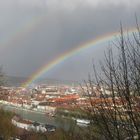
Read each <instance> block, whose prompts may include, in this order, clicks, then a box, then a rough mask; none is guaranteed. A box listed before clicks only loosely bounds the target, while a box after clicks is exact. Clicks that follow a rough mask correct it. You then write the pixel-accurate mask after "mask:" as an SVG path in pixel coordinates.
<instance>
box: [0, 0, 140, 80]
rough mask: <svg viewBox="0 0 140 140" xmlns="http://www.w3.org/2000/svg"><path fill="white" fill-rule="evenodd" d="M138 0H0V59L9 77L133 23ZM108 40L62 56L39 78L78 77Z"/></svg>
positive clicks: (139, 4) (89, 68)
mask: <svg viewBox="0 0 140 140" xmlns="http://www.w3.org/2000/svg"><path fill="white" fill-rule="evenodd" d="M139 9H140V1H139V0H133V1H132V0H0V64H1V65H3V67H4V71H5V72H6V74H7V75H11V76H25V77H28V76H30V75H32V74H33V73H34V72H35V71H37V70H38V69H39V68H40V67H41V66H42V65H44V64H47V63H48V62H50V61H52V60H53V59H54V58H56V57H57V56H59V55H60V54H63V53H64V52H68V51H69V50H70V49H72V48H75V47H77V46H78V45H79V44H82V43H84V42H87V41H88V40H92V39H95V38H96V37H97V36H102V35H104V34H107V33H110V32H116V31H119V24H120V21H121V22H122V23H123V26H124V27H128V28H130V27H133V26H135V18H134V15H135V13H136V14H137V16H138V17H139V16H140V10H139ZM107 44H108V43H105V44H100V45H98V46H93V48H90V49H87V50H86V51H82V52H81V53H79V54H77V55H74V56H72V57H70V58H68V59H67V60H65V61H64V62H63V63H61V64H60V65H57V66H56V67H54V68H53V69H51V70H50V71H49V72H48V73H46V74H45V75H43V76H42V77H48V78H53V79H65V80H81V79H84V78H85V77H87V75H88V73H89V72H91V71H92V66H91V64H92V59H93V58H95V60H98V59H102V58H103V51H104V49H105V48H106V47H107Z"/></svg>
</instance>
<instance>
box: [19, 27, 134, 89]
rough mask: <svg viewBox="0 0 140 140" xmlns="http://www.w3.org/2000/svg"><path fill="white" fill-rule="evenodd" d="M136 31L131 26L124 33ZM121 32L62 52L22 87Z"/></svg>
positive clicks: (109, 34) (103, 36)
mask: <svg viewBox="0 0 140 140" xmlns="http://www.w3.org/2000/svg"><path fill="white" fill-rule="evenodd" d="M135 31H136V28H131V29H129V30H124V32H123V33H124V35H128V33H129V34H130V33H133V32H135ZM119 35H120V32H113V33H108V34H105V35H102V36H99V37H97V38H95V39H93V40H90V41H87V42H86V43H84V44H80V45H79V46H77V47H75V48H74V49H71V50H69V51H68V52H65V53H63V54H61V55H60V56H58V57H56V58H54V59H53V60H52V61H50V62H49V63H47V64H45V65H43V66H42V67H41V68H39V69H38V70H37V71H36V72H35V73H33V74H32V75H31V76H30V77H29V79H28V80H27V81H26V82H25V83H23V84H22V85H21V86H22V87H28V86H29V85H30V84H32V83H33V82H35V81H36V80H37V79H38V78H39V77H40V76H41V75H43V74H45V73H47V72H48V71H50V70H51V69H52V68H54V67H55V66H57V65H58V64H60V63H62V62H63V61H65V60H66V59H68V58H70V57H71V56H73V55H76V54H77V53H80V52H81V51H84V50H85V49H88V48H92V47H94V46H96V45H98V44H101V43H105V42H107V41H110V40H113V39H115V37H117V36H119Z"/></svg>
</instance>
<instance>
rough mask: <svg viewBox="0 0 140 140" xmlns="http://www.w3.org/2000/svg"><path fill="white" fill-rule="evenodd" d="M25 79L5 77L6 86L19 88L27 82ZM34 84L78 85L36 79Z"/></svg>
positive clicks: (75, 82) (56, 80) (71, 82)
mask: <svg viewBox="0 0 140 140" xmlns="http://www.w3.org/2000/svg"><path fill="white" fill-rule="evenodd" d="M27 79H28V78H27V77H16V76H6V77H5V81H6V85H7V86H20V85H22V84H23V83H24V82H25V81H27ZM34 84H49V85H50V84H53V85H60V84H66V85H72V84H75V85H77V84H79V82H78V81H72V80H58V79H48V78H45V79H38V80H37V81H36V82H35V83H34Z"/></svg>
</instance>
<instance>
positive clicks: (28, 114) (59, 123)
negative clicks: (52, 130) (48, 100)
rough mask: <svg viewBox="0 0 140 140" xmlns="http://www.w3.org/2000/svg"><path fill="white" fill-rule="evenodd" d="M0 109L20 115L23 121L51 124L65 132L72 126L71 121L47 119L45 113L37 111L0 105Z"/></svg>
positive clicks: (56, 118)
mask: <svg viewBox="0 0 140 140" xmlns="http://www.w3.org/2000/svg"><path fill="white" fill-rule="evenodd" d="M0 107H1V108H3V109H4V110H7V111H11V112H14V113H16V114H18V115H20V116H21V117H22V118H23V119H27V120H31V121H36V122H39V123H43V124H51V125H54V126H56V127H57V128H63V129H65V130H68V129H69V128H70V127H71V124H72V121H71V120H69V119H64V118H60V117H59V118H58V117H49V116H47V115H46V114H45V113H41V112H37V111H32V110H26V109H23V108H19V107H14V106H11V105H6V104H0ZM73 124H74V123H73Z"/></svg>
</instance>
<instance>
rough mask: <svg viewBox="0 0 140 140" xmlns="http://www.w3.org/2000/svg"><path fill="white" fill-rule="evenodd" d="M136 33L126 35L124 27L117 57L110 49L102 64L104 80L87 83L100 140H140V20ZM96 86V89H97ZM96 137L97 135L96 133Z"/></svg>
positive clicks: (92, 115) (91, 117)
mask: <svg viewBox="0 0 140 140" xmlns="http://www.w3.org/2000/svg"><path fill="white" fill-rule="evenodd" d="M136 25H137V26H136V29H137V31H136V32H133V33H132V34H131V35H129V34H128V35H127V36H125V35H124V32H123V28H122V25H121V28H120V36H119V38H118V39H117V43H116V42H115V43H114V42H113V47H114V45H115V46H116V47H117V49H118V56H117V57H115V55H114V53H113V50H112V49H111V48H110V49H108V52H107V53H105V61H104V64H101V70H102V76H101V75H100V74H98V73H97V72H96V66H95V65H93V69H94V74H95V78H94V80H91V79H92V78H90V77H89V80H88V82H85V85H86V89H84V88H83V92H84V93H86V94H88V96H89V101H90V105H89V106H88V107H86V110H88V113H89V115H90V119H91V120H92V122H93V127H95V126H97V128H98V133H99V134H100V138H99V137H98V138H97V139H101V137H102V139H106V140H123V139H132V140H133V139H140V29H139V26H138V23H137V19H136ZM95 83H96V86H95ZM95 87H96V89H95ZM93 133H94V132H93Z"/></svg>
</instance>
